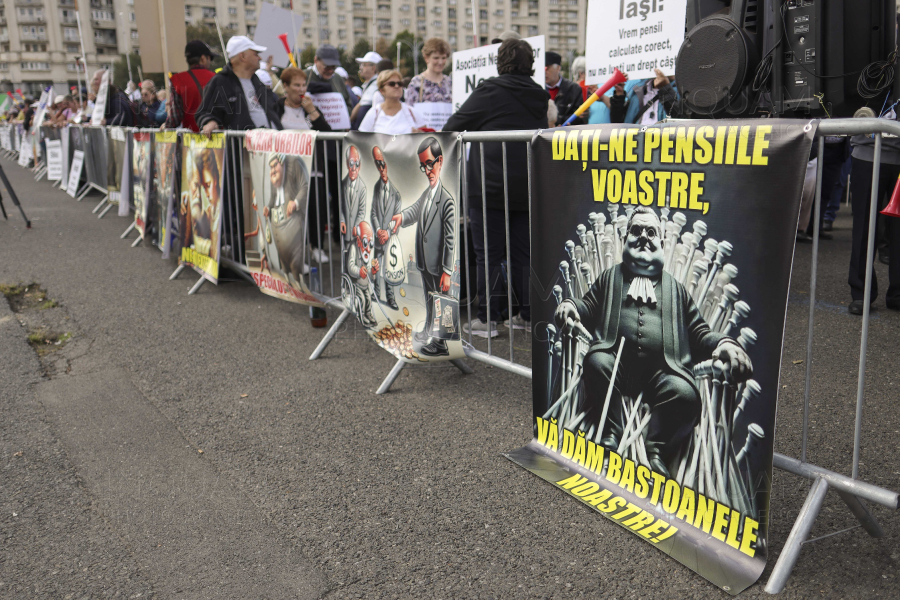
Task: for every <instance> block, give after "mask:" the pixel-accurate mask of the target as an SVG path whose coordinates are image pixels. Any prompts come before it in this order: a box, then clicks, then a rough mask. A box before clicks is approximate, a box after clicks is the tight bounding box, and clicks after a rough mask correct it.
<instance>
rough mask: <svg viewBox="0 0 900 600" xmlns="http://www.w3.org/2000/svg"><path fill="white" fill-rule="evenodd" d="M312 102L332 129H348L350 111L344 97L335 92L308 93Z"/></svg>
mask: <svg viewBox="0 0 900 600" xmlns="http://www.w3.org/2000/svg"><path fill="white" fill-rule="evenodd" d="M308 96H309V97H310V98H312V101H313V104H314V105H315V106H316V108H318V109H319V112H320V113H322V115H323V116H324V117H325V120H326V121H328V124H329V125H331V128H332V129H350V113H349V112H347V103H346V102H344V97H343V96H342V95H340V94H339V93H337V92H327V93H324V94H308Z"/></svg>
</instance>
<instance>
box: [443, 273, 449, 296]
mask: <svg viewBox="0 0 900 600" xmlns="http://www.w3.org/2000/svg"><path fill="white" fill-rule="evenodd" d="M441 291H442V292H444V293H445V294H446V293H448V292H449V291H450V274H449V273H441Z"/></svg>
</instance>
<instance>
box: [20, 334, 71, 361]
mask: <svg viewBox="0 0 900 600" xmlns="http://www.w3.org/2000/svg"><path fill="white" fill-rule="evenodd" d="M71 339H72V334H71V333H69V332H66V333H61V334H58V333H53V332H50V331H47V330H46V329H38V330H36V331H31V332H29V333H28V344H29V345H30V346H31V347H32V348H34V351H35V352H37V355H38V356H47V355H48V354H50V353H51V352H56V351H57V350H60V349H62V347H63V346H65V345H66V342H68V341H69V340H71Z"/></svg>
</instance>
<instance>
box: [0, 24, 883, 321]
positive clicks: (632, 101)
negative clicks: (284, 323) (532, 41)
mask: <svg viewBox="0 0 900 600" xmlns="http://www.w3.org/2000/svg"><path fill="white" fill-rule="evenodd" d="M492 43H500V44H501V45H500V48H499V50H498V59H497V60H498V76H497V77H493V78H489V79H486V80H485V81H484V82H483V83H481V84H480V85H479V87H477V88H476V89H475V90H474V91H473V92H472V94H471V95H470V96H469V97H468V99H467V100H466V101H465V102H464V103H462V105H461V106H460V107H459V108H458V109H457V110H456V111H455V112H454V113H453V114H452V115H451V117H450V119H449V120H448V121H447V122H446V124H445V126H444V129H445V130H448V131H508V130H523V129H542V128H548V127H555V126H559V125H561V124H563V123H564V122H566V120H567V119H569V118H570V117H572V118H573V121H572V124H575V125H580V124H601V123H628V124H638V125H653V124H655V123H658V122H659V121H661V120H664V119H666V118H667V117H669V116H673V117H679V116H682V115H683V112H684V111H683V109H682V105H681V98H680V96H679V93H678V87H677V83H676V81H675V80H674V77H673V76H671V75H667V74H665V73H664V72H663V71H661V70H659V69H656V70H655V75H654V76H653V77H650V78H646V79H638V80H627V81H625V82H624V83H620V84H618V85H616V86H615V87H613V88H612V89H610V90H609V91H607V92H606V94H605V95H604V96H602V97H601V98H600V100H601V101H600V102H595V103H594V104H593V105H592V106H591V107H590V108H589V110H587V111H586V112H584V113H583V114H582V115H580V116H579V117H577V118H576V117H573V114H574V113H575V111H576V109H578V108H579V106H581V104H582V103H583V102H584V101H585V100H587V99H588V97H589V96H590V95H591V94H593V93H594V92H595V91H596V89H597V86H595V85H588V84H586V82H585V72H586V68H585V66H586V65H585V60H584V57H578V58H576V59H575V60H574V61H573V62H572V64H571V69H570V77H571V79H566V78H565V77H564V73H563V68H562V67H563V61H562V57H561V56H560V55H559V54H558V53H556V52H552V51H548V52H545V59H544V64H543V65H535V64H534V58H533V52H532V48H531V46H530V45H529V44H528V43H527V42H526V41H525V40H523V39H522V38H521V36H520V35H519V34H518V33H516V32H512V31H507V32H504V33H503V34H501V35H500V36H499V37H498V38H495V39H494V40H492ZM265 52H266V48H264V47H262V46H259V45H257V44H255V43H254V42H253V41H251V40H250V39H249V38H247V37H245V36H234V37H232V38H231V39H230V40H229V41H228V43H227V45H226V47H225V54H226V57H225V58H226V64H225V67H224V68H223V69H220V70H219V71H218V72H217V73H214V72H213V71H212V68H211V67H212V61H213V60H214V59H215V58H216V55H215V53H214V52H213V51H212V50H211V49H210V48H209V46H208V45H207V44H205V43H204V42H201V41H192V42H190V43H188V44H187V46H186V48H185V58H186V59H187V63H188V70H187V71H184V72H182V73H176V74H174V75H172V76H171V78H170V86H169V94H170V95H171V97H169V98H167V96H166V93H167V92H166V90H164V89H161V90H157V87H156V85H155V84H154V82H153V81H151V80H146V81H143V82H141V84H140V85H139V87H135V86H133V85H132V84H130V83H129V86H128V88H126V89H125V90H119V89H118V88H116V87H115V86H114V85H112V84H111V83H110V84H109V86H108V90H107V98H106V102H105V111H104V119H103V124H105V125H125V126H141V127H162V128H175V127H181V128H186V129H190V130H193V131H202V132H204V133H211V132H213V131H217V130H223V129H231V130H247V129H254V128H258V127H264V128H271V129H312V130H315V131H333V130H338V129H337V127H335V126H334V125H333V124H329V122H328V120H326V118H325V115H324V114H323V113H322V112H321V111H320V110H319V108H318V107H317V106H316V104H315V103H314V100H313V98H312V97H311V96H310V94H322V93H336V94H338V95H339V96H340V98H341V99H342V100H343V102H344V104H345V105H346V109H347V115H348V119H347V122H349V129H350V130H359V131H364V132H376V133H384V134H390V135H401V134H406V133H415V132H426V131H433V129H431V128H429V127H428V126H426V123H425V119H424V117H423V115H422V114H421V113H420V112H419V111H417V109H416V105H417V104H422V103H435V102H437V103H443V102H446V103H450V102H451V100H452V79H451V78H450V77H449V76H447V75H446V74H444V69H445V67H446V65H447V61H448V60H449V59H450V54H451V50H450V46H449V44H448V43H447V42H445V41H444V40H442V39H439V38H433V39H430V40H428V41H427V42H426V43H425V44H424V46H423V48H422V55H423V57H424V59H425V65H426V66H425V70H424V71H422V72H421V73H416V74H415V76H414V77H412V78H404V77H403V75H402V74H401V73H400V71H398V70H397V69H395V66H394V64H393V63H392V62H391V61H390V60H389V59H386V58H383V57H382V56H380V55H379V54H378V53H377V52H373V51H370V52H367V53H366V54H365V55H364V56H362V57H358V58H356V59H355V60H356V62H357V64H358V67H359V68H358V81H354V80H353V79H352V78H351V77H349V76H348V73H347V71H346V70H344V69H343V68H342V67H341V63H340V53H339V52H338V50H337V49H336V48H335V47H333V46H331V45H328V44H323V45H321V46H319V48H318V49H317V50H316V53H315V56H314V58H313V62H312V63H311V64H310V65H307V66H306V67H305V68H296V67H288V68H286V69H283V70H280V71H279V70H278V69H275V68H273V67H272V60H271V57H269V58H268V59H266V60H265V61H263V58H262V57H263V55H264V53H265ZM541 66H543V68H544V86H539V85H537V84H536V83H535V82H534V80H533V76H534V73H535V70H536V68H540V67H541ZM103 74H104V71H102V70H101V71H97V72H96V73H95V74H94V76H93V78H92V79H91V81H90V85H89V89H82V90H81V93H80V94H79V93H77V90H76V89H75V88H73V89H72V95H66V96H63V95H59V96H56V97H55V98H54V100H53V102H52V104H51V105H50V106H49V108H48V110H47V112H46V117H45V118H46V123H47V124H49V125H52V126H63V125H65V124H67V123H77V122H89V121H90V117H91V114H92V113H93V110H94V102H95V100H96V95H97V93H98V91H99V88H100V84H101V80H102V76H103ZM36 108H37V103H36V102H35V101H34V99H33V98H31V97H24V98H20V101H19V102H14V103H12V104H11V105H10V106H9V107H8V108H7V111H6V113H5V114H4V115H3V117H4V119H6V120H10V121H15V122H21V123H23V124H24V125H25V126H26V127H30V125H31V120H32V119H33V117H34V114H35V109H36ZM872 145H873V142H872V139H871V138H868V137H865V136H858V137H855V138H853V139H851V140H847V139H846V138H842V137H840V138H833V139H832V138H828V139H827V140H826V146H825V155H824V157H821V159H820V158H818V157H816V150H815V147H814V152H813V156H811V157H810V158H811V160H810V163H809V169H808V173H807V185H806V186H805V188H804V197H803V201H802V206H801V214H800V222H799V225H798V232H797V241H798V242H809V241H811V240H812V233H813V230H814V229H813V228H814V225H815V223H814V222H813V218H812V213H813V211H812V200H813V195H814V189H815V178H816V170H817V169H818V168H822V169H824V170H823V176H822V182H823V187H822V190H823V191H822V210H821V216H820V227H819V231H820V239H823V240H829V239H831V233H830V232H831V231H832V229H833V223H834V221H835V218H836V214H837V211H838V210H839V209H840V204H841V198H843V197H845V195H846V196H849V197H850V198H852V214H853V250H852V256H851V261H850V263H851V264H850V272H849V278H848V283H849V286H850V291H851V300H852V301H851V303H850V306H849V311H850V313H852V314H862V312H863V296H864V289H863V288H864V282H865V261H866V241H865V240H866V233H867V231H868V214H869V210H868V204H869V201H870V200H869V199H870V197H871V191H872V190H871V185H872V182H871V173H872V160H873V152H872ZM883 145H884V148H883V153H882V168H881V178H880V180H879V182H878V185H879V189H878V191H877V197H878V199H879V202H880V204H882V205H883V204H885V203H886V202H887V199H888V198H889V196H890V193H891V191H892V190H893V186H894V182H895V181H896V180H897V178H898V175H900V144H893V143H892V142H891V141H890V140H889V139H887V138H886V139H885V140H884V142H883ZM327 146H328V145H325V148H324V149H322V148H320V150H319V152H320V156H319V157H318V158H317V161H318V164H320V165H327V166H328V168H326V169H320V170H317V171H316V173H315V174H314V176H315V177H318V178H320V179H321V180H322V181H320V182H319V185H316V186H313V189H316V190H318V192H317V193H318V195H319V198H318V199H317V201H315V202H311V203H310V210H311V214H310V222H311V223H317V224H318V226H316V227H311V228H310V241H311V243H312V246H313V254H314V258H316V259H317V260H321V261H322V262H327V260H328V258H327V256H326V252H325V251H324V246H325V239H326V237H325V232H326V231H327V229H328V227H326V224H325V223H324V215H322V216H319V215H317V214H316V212H317V207H320V206H324V204H323V203H324V202H328V203H330V204H331V205H332V206H331V209H332V210H331V214H332V215H335V216H336V215H338V213H339V211H338V207H337V194H336V190H337V189H338V186H339V179H338V175H337V174H338V173H339V169H338V168H337V161H338V160H339V156H338V155H339V152H338V150H337V148H336V146H334V147H333V148H330V149H329V148H328V147H327ZM520 146H521V145H513V146H509V147H508V148H507V160H508V161H513V162H519V163H521V162H522V161H524V160H525V149H524V147H520ZM520 151H521V152H520ZM481 152H482V149H481V145H475V146H473V147H472V149H471V153H470V155H469V157H468V161H467V173H468V177H469V179H470V181H478V180H480V178H481V162H482V160H483V162H484V165H485V185H484V192H483V193H482V186H479V185H471V186H469V188H468V203H469V204H468V206H469V211H468V215H467V216H468V223H469V226H471V227H474V228H477V229H478V230H479V231H487V233H488V237H489V238H490V241H489V245H488V248H489V249H490V252H488V253H486V250H485V247H484V238H483V236H470V239H472V240H473V242H474V248H473V250H474V255H475V259H476V263H475V264H473V265H471V267H473V268H475V270H476V272H477V297H478V298H479V299H480V300H479V303H480V304H479V306H478V309H477V318H476V319H474V320H473V321H472V323H470V324H468V325H467V326H466V328H467V330H469V331H471V333H473V334H475V335H479V336H485V337H487V336H496V335H498V331H497V326H498V323H499V322H502V321H505V324H506V326H507V327H510V328H520V329H530V314H529V306H528V304H529V303H528V300H527V297H528V276H529V264H530V254H529V252H530V251H529V242H528V240H529V232H528V206H527V200H526V199H527V197H528V194H527V189H525V187H524V186H525V185H527V182H526V181H525V180H524V179H523V178H521V177H518V176H511V177H509V178H508V180H507V181H506V190H507V195H508V196H507V197H508V198H509V204H508V208H509V220H510V223H509V234H510V243H509V246H510V251H511V256H510V261H511V263H512V264H506V265H504V264H502V263H504V262H505V256H504V255H505V252H504V251H503V249H504V248H505V247H506V239H505V236H506V230H505V217H504V214H505V199H504V198H505V195H504V182H503V181H502V176H501V175H499V174H501V173H503V165H502V160H503V156H502V155H503V151H502V147H501V145H500V144H499V143H485V144H484V145H483V152H484V157H483V159H482V156H481ZM517 153H519V154H521V156H519V154H517ZM820 160H821V164H819V161H820ZM326 178H327V180H328V181H327V183H326V181H325V180H326ZM848 181H849V182H850V184H849V188H850V189H849V193H848V190H847V187H848ZM326 189H328V190H331V193H330V194H328V196H327V197H326ZM322 212H324V211H322ZM485 217H486V218H485ZM890 221H891V220H890V219H883V217H879V222H878V227H877V231H878V235H877V241H876V244H877V256H878V259H879V260H880V261H881V262H883V263H885V264H888V265H889V275H890V277H889V279H890V281H889V287H888V289H887V296H886V305H887V307H888V308H890V309H893V310H900V226H895V225H893V223H891V222H890ZM331 231H332V232H336V231H337V227H331ZM486 254H487V255H486ZM892 258H893V260H891V259H892ZM485 261H487V263H488V265H489V271H490V274H489V276H490V281H492V282H493V283H492V284H491V288H492V289H491V291H490V296H491V298H492V299H496V302H493V301H492V303H491V304H492V306H490V307H488V306H486V304H485V301H484V299H485V298H486V297H487V287H488V279H487V277H486V274H485V269H484V264H485ZM503 267H505V268H506V272H507V273H508V275H509V277H508V281H509V285H510V286H512V290H513V293H514V295H515V297H516V298H522V299H524V300H523V301H522V302H520V304H521V306H520V307H519V308H518V309H517V310H516V311H514V312H516V313H517V314H513V315H510V314H505V311H506V308H505V305H504V302H501V298H503V299H504V300H505V294H504V293H503V292H502V290H501V289H499V287H498V286H502V285H504V283H503V282H504V281H505V280H506V278H505V277H503V276H501V274H500V272H501V269H502V268H503ZM872 286H873V289H872V292H873V293H872V298H873V301H874V299H875V298H876V296H877V281H876V279H875V277H874V276H873V278H872ZM473 291H475V290H473Z"/></svg>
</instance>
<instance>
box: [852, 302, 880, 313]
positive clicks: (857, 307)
mask: <svg viewBox="0 0 900 600" xmlns="http://www.w3.org/2000/svg"><path fill="white" fill-rule="evenodd" d="M874 305H875V301H874V300H873V301H872V306H874ZM865 306H866V305H865V303H863V301H862V300H854V301H853V302H851V303H850V306H848V307H847V312H849V313H850V314H851V315H861V314H863V309H864V308H865Z"/></svg>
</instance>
